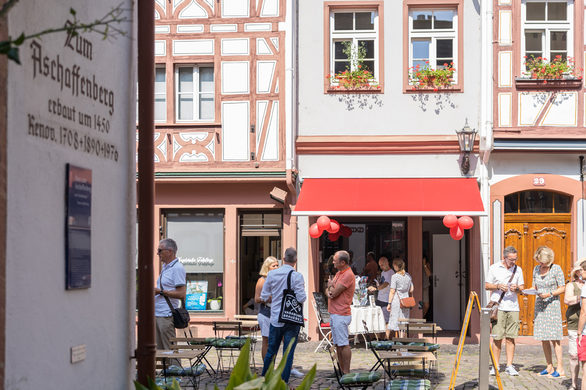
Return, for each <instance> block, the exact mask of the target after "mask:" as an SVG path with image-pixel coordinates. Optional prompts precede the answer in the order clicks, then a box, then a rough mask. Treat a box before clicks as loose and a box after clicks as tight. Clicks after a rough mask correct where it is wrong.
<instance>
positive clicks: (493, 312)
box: [486, 264, 517, 321]
mask: <svg viewBox="0 0 586 390" xmlns="http://www.w3.org/2000/svg"><path fill="white" fill-rule="evenodd" d="M516 272H517V265H516V264H515V268H513V274H512V275H511V278H510V279H509V282H508V283H511V281H512V280H513V278H514V277H515V273H516ZM504 297H505V291H503V292H502V293H501V297H500V298H499V300H498V302H495V301H491V302H489V303H488V305H486V307H487V308H489V309H490V320H491V321H496V320H497V319H498V315H499V305H500V303H501V301H502V300H503V298H504Z"/></svg>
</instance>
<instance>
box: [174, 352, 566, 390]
mask: <svg viewBox="0 0 586 390" xmlns="http://www.w3.org/2000/svg"><path fill="white" fill-rule="evenodd" d="M257 346H258V348H256V351H255V360H256V372H257V373H258V374H259V375H260V371H261V370H262V361H261V356H260V345H257ZM316 346H317V343H316V342H307V343H300V344H298V346H297V350H296V352H295V360H294V362H293V365H294V367H295V368H296V369H298V370H299V371H301V372H304V373H305V372H307V371H309V370H310V368H311V367H312V366H313V364H316V365H317V375H316V380H315V382H314V384H313V386H312V389H326V388H331V389H337V388H338V384H337V382H336V379H335V377H334V371H333V367H332V362H331V360H330V356H329V354H328V353H327V352H323V351H322V352H317V353H314V352H313V351H314V349H315V347H316ZM456 349H457V346H455V345H442V346H441V348H440V351H439V356H438V372H437V375H435V376H434V377H433V378H432V383H433V388H434V389H437V390H447V389H448V387H449V384H450V376H451V373H452V368H453V367H454V359H455V357H456ZM503 349H504V348H503ZM478 351H479V347H478V346H477V345H466V346H465V347H464V350H463V352H462V358H461V361H460V366H459V370H458V375H457V380H456V389H457V390H471V389H477V388H478V353H479V352H478ZM280 356H281V355H280V354H279V359H280ZM208 359H209V361H210V363H211V364H213V365H214V367H215V365H216V364H217V360H218V359H217V353H216V352H215V350H213V349H212V350H211V351H210V353H209V354H208ZM554 361H555V357H554ZM375 362H376V360H375V358H374V356H373V354H372V352H371V351H369V350H366V349H365V348H364V344H362V345H360V344H359V345H356V346H354V345H352V363H351V371H361V370H362V371H364V370H369V369H370V368H371V367H372V366H373V365H374V364H375ZM504 362H505V353H504V351H503V354H502V356H501V363H502V365H501V367H502V371H501V381H502V384H503V389H505V390H516V389H531V390H533V389H539V390H554V389H567V388H569V387H570V384H571V380H570V378H569V377H565V378H559V379H554V378H547V377H540V376H538V375H537V374H538V373H539V372H540V371H541V370H543V369H544V368H545V358H544V356H543V352H542V349H541V346H540V345H517V348H516V352H515V359H514V365H515V367H516V368H517V370H518V371H519V374H520V375H519V376H516V377H511V376H509V375H507V374H506V373H505V372H504ZM564 367H565V370H566V373H569V358H568V354H567V346H566V347H564ZM228 378H229V373H225V374H222V375H218V376H217V377H216V378H212V377H210V376H209V375H207V374H204V375H203V376H202V378H201V382H200V389H210V390H211V389H213V388H214V385H217V386H218V387H219V388H220V389H222V388H224V387H225V386H226V384H227V383H228ZM301 381H302V379H300V378H293V377H291V379H290V381H289V385H290V386H291V387H293V388H295V387H296V386H298V385H299V384H300V383H301ZM490 384H491V387H490V388H491V390H494V389H498V387H497V383H496V378H495V377H491V378H490ZM185 388H186V389H188V388H189V387H185ZM374 389H376V390H382V389H384V383H383V381H380V382H379V383H378V384H377V385H376V386H375V387H374Z"/></svg>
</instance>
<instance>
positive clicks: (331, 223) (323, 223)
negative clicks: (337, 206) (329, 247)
mask: <svg viewBox="0 0 586 390" xmlns="http://www.w3.org/2000/svg"><path fill="white" fill-rule="evenodd" d="M324 231H326V232H328V233H329V234H328V239H329V240H330V241H338V238H340V236H342V237H350V236H351V235H352V229H350V228H349V227H348V226H346V225H343V224H341V223H339V222H338V221H336V220H335V219H330V218H328V217H326V216H325V215H322V216H321V217H319V218H318V219H317V222H316V223H314V224H313V225H311V226H310V227H309V235H310V236H311V238H318V237H320V236H321V235H322V233H323V232H324Z"/></svg>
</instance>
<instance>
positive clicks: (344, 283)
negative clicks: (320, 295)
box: [328, 274, 356, 298]
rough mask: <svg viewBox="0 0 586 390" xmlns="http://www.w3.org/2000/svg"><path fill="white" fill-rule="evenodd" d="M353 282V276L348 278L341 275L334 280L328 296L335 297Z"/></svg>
mask: <svg viewBox="0 0 586 390" xmlns="http://www.w3.org/2000/svg"><path fill="white" fill-rule="evenodd" d="M346 275H349V274H346ZM354 283H356V282H355V281H354V278H352V277H349V278H348V277H346V276H343V277H341V278H340V279H338V281H337V282H336V284H335V285H334V286H332V288H330V291H329V295H328V296H329V297H330V298H335V297H337V296H338V295H340V294H342V293H343V292H344V290H346V289H347V288H349V287H350V286H351V285H352V284H354Z"/></svg>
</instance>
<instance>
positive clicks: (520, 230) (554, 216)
mask: <svg viewBox="0 0 586 390" xmlns="http://www.w3.org/2000/svg"><path fill="white" fill-rule="evenodd" d="M571 204H572V202H571V197H569V196H567V195H564V194H560V193H556V192H551V191H534V190H531V191H521V192H516V193H513V194H510V195H507V196H505V218H504V234H503V236H504V242H503V244H504V247H507V246H509V245H512V246H514V247H515V248H516V249H517V252H518V256H519V257H518V260H517V264H518V265H519V266H520V267H521V268H522V269H523V279H524V280H525V288H529V287H531V286H532V285H533V269H534V268H535V266H536V265H537V262H536V261H535V260H533V255H534V254H535V251H536V250H537V248H539V247H540V246H547V247H549V248H551V249H552V250H553V252H554V254H555V260H554V264H557V265H559V266H560V267H562V270H563V272H564V277H565V278H566V279H567V278H568V273H569V272H570V270H571V269H572V259H571V245H572V243H571V241H572V240H571V238H570V235H571V220H572V214H571V213H570V206H571ZM504 247H503V248H504ZM494 257H495V259H500V258H502V253H501V254H497V253H495V254H494ZM566 281H567V280H566ZM561 303H562V318H563V321H565V320H566V318H565V317H566V314H565V313H566V305H565V304H564V301H563V299H562V301H561ZM519 309H520V312H519V320H520V321H521V326H520V329H519V334H520V335H522V336H532V335H533V318H534V315H535V312H534V309H535V296H533V295H531V296H527V295H525V296H522V297H520V299H519ZM564 334H567V331H566V329H564Z"/></svg>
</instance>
